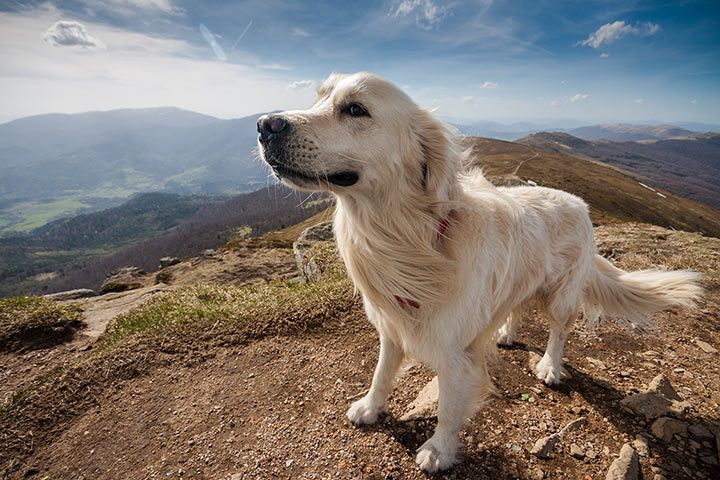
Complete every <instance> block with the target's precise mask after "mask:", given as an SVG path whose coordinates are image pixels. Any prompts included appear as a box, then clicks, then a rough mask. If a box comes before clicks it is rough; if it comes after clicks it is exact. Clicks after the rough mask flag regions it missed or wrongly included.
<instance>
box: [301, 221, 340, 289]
mask: <svg viewBox="0 0 720 480" xmlns="http://www.w3.org/2000/svg"><path fill="white" fill-rule="evenodd" d="M334 238H335V234H334V233H333V228H332V222H322V223H318V224H317V225H313V226H312V227H308V228H306V229H305V230H304V231H303V233H302V234H301V235H300V237H298V239H297V240H296V241H295V242H294V243H293V252H295V263H296V265H297V268H298V270H300V272H301V273H302V274H303V276H304V277H305V279H306V280H307V281H308V282H316V281H318V280H319V278H320V276H321V275H322V273H323V272H322V267H321V266H320V265H319V264H318V262H317V259H316V255H315V253H316V252H314V251H313V247H314V246H315V245H316V244H318V243H320V242H329V241H332V240H333V239H334Z"/></svg>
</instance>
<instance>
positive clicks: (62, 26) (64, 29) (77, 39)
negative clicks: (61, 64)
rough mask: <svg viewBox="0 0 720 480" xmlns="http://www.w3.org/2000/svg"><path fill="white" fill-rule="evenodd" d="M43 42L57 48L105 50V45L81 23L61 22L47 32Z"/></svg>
mask: <svg viewBox="0 0 720 480" xmlns="http://www.w3.org/2000/svg"><path fill="white" fill-rule="evenodd" d="M43 40H45V41H46V42H47V43H49V44H51V45H55V46H56V47H82V48H88V49H94V48H105V44H104V43H103V42H101V41H100V40H98V39H97V38H95V37H93V36H91V35H90V34H89V33H88V31H87V29H86V28H85V25H83V24H82V23H80V22H72V21H67V20H61V21H59V22H55V24H54V25H53V26H51V27H50V28H48V29H47V30H45V35H43Z"/></svg>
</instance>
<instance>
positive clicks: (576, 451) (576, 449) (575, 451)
mask: <svg viewBox="0 0 720 480" xmlns="http://www.w3.org/2000/svg"><path fill="white" fill-rule="evenodd" d="M570 455H572V456H573V457H575V458H578V459H580V460H582V459H583V458H585V451H584V450H583V449H582V448H581V447H580V445H578V444H577V443H573V444H570Z"/></svg>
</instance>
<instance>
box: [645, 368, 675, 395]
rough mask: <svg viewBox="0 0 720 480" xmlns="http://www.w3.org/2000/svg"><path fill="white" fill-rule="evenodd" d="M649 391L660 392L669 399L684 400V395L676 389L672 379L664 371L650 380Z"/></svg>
mask: <svg viewBox="0 0 720 480" xmlns="http://www.w3.org/2000/svg"><path fill="white" fill-rule="evenodd" d="M647 391H648V392H652V393H659V394H660V395H662V396H663V397H665V398H667V399H668V400H678V401H682V397H681V396H680V395H678V393H677V392H676V391H675V389H674V388H673V386H672V384H671V383H670V380H668V378H667V377H666V376H665V375H663V374H662V373H661V374H660V375H658V376H657V377H655V378H653V379H652V380H651V381H650V383H649V384H648V386H647Z"/></svg>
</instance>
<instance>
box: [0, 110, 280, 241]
mask: <svg viewBox="0 0 720 480" xmlns="http://www.w3.org/2000/svg"><path fill="white" fill-rule="evenodd" d="M256 118H257V117H256V116H251V117H246V118H239V119H234V120H221V119H217V118H214V117H209V116H206V115H201V114H197V113H194V112H189V111H186V110H181V109H178V108H153V109H128V110H114V111H108V112H89V113H82V114H75V115H62V114H50V115H40V116H35V117H28V118H24V119H19V120H15V121H13V122H9V123H6V124H3V125H0V233H2V232H3V231H5V232H7V231H29V230H32V229H33V228H36V227H39V226H41V225H43V224H44V223H46V222H47V221H49V220H51V219H53V218H58V217H60V216H67V215H69V214H73V213H78V212H81V211H89V210H97V209H99V208H103V207H107V206H112V205H116V204H119V203H121V202H122V201H124V200H125V199H127V198H128V197H129V196H130V195H132V194H134V193H139V192H148V191H165V192H174V193H215V194H221V193H238V192H247V191H252V190H256V189H257V188H259V187H260V186H263V185H266V182H267V171H266V170H265V168H264V167H263V166H262V165H261V164H260V162H259V161H258V160H256V158H255V155H254V153H253V149H254V148H255V133H254V132H255V121H256Z"/></svg>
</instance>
